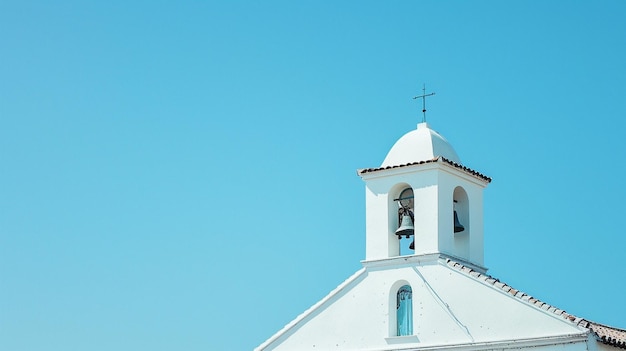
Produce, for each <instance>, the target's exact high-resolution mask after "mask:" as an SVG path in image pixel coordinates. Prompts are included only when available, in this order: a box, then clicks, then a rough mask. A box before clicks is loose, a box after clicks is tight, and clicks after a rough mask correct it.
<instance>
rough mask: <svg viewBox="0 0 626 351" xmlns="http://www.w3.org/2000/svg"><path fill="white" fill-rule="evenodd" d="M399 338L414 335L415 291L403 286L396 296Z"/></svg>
mask: <svg viewBox="0 0 626 351" xmlns="http://www.w3.org/2000/svg"><path fill="white" fill-rule="evenodd" d="M396 325H397V333H396V335H397V336H405V335H413V290H411V287H410V286H409V285H403V286H402V287H400V289H398V293H397V294H396Z"/></svg>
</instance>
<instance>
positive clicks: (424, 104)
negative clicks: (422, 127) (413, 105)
mask: <svg viewBox="0 0 626 351" xmlns="http://www.w3.org/2000/svg"><path fill="white" fill-rule="evenodd" d="M422 91H423V92H424V94H422V95H420V96H416V97H414V98H413V100H415V99H419V98H422V113H423V114H424V118H423V119H422V122H426V97H427V96H433V95H435V93H430V94H426V84H424V88H422Z"/></svg>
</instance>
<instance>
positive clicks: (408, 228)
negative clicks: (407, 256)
mask: <svg viewBox="0 0 626 351" xmlns="http://www.w3.org/2000/svg"><path fill="white" fill-rule="evenodd" d="M414 232H415V227H413V221H412V220H411V217H410V216H409V215H408V214H405V215H403V216H402V223H400V227H399V228H398V229H396V235H397V236H398V239H400V238H401V237H402V236H403V235H404V236H406V237H407V238H408V237H409V236H411V235H413V233H414Z"/></svg>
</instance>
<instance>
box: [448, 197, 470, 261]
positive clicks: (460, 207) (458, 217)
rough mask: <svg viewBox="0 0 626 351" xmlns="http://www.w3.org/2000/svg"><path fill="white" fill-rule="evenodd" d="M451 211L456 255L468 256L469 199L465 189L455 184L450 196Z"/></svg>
mask: <svg viewBox="0 0 626 351" xmlns="http://www.w3.org/2000/svg"><path fill="white" fill-rule="evenodd" d="M452 200H453V204H452V208H453V212H452V221H453V224H454V248H455V251H456V254H457V255H460V256H461V257H468V255H469V238H470V215H469V213H470V208H469V199H468V198H467V193H466V192H465V189H463V188H462V187H460V186H457V187H456V188H455V189H454V193H453V196H452Z"/></svg>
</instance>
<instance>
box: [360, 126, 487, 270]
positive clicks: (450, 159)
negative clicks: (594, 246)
mask: <svg viewBox="0 0 626 351" xmlns="http://www.w3.org/2000/svg"><path fill="white" fill-rule="evenodd" d="M358 174H359V176H361V178H362V179H363V180H364V181H365V185H366V199H365V202H366V205H365V206H366V253H365V261H375V260H382V259H388V258H392V257H397V256H400V255H401V249H400V246H401V245H406V246H408V245H409V243H411V242H412V245H411V246H412V247H413V248H412V249H411V250H409V249H408V247H407V248H406V249H405V248H403V249H402V252H405V251H408V252H409V254H410V255H427V254H445V255H448V256H451V257H453V258H456V259H460V260H462V261H465V262H467V263H470V264H472V265H475V266H478V267H481V268H484V267H483V266H484V260H483V189H484V188H485V187H486V186H487V185H488V184H489V182H491V179H490V178H489V177H486V176H484V175H482V174H480V173H478V172H476V171H473V170H471V169H469V168H467V167H465V166H463V165H462V164H461V160H460V159H459V157H458V155H457V154H456V152H455V151H454V149H453V148H452V146H451V145H450V144H449V143H448V141H447V140H446V139H444V138H443V137H442V136H441V135H440V134H438V133H437V132H435V131H434V130H432V129H430V128H429V126H428V124H426V123H425V122H424V123H420V124H418V125H417V129H415V130H413V131H410V132H409V133H407V134H405V135H404V136H402V137H401V138H400V139H399V140H398V141H397V142H396V143H395V145H394V146H393V147H392V148H391V150H390V151H389V153H388V154H387V157H386V158H385V160H384V161H383V163H382V165H381V166H380V167H379V168H368V169H360V170H358ZM411 195H412V197H411ZM403 217H406V218H403ZM411 225H412V228H411ZM401 226H402V228H400V227H401ZM397 234H401V235H402V238H403V239H402V240H399V239H398V235H397ZM407 235H408V236H409V237H408V240H407V238H406V236H407Z"/></svg>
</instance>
